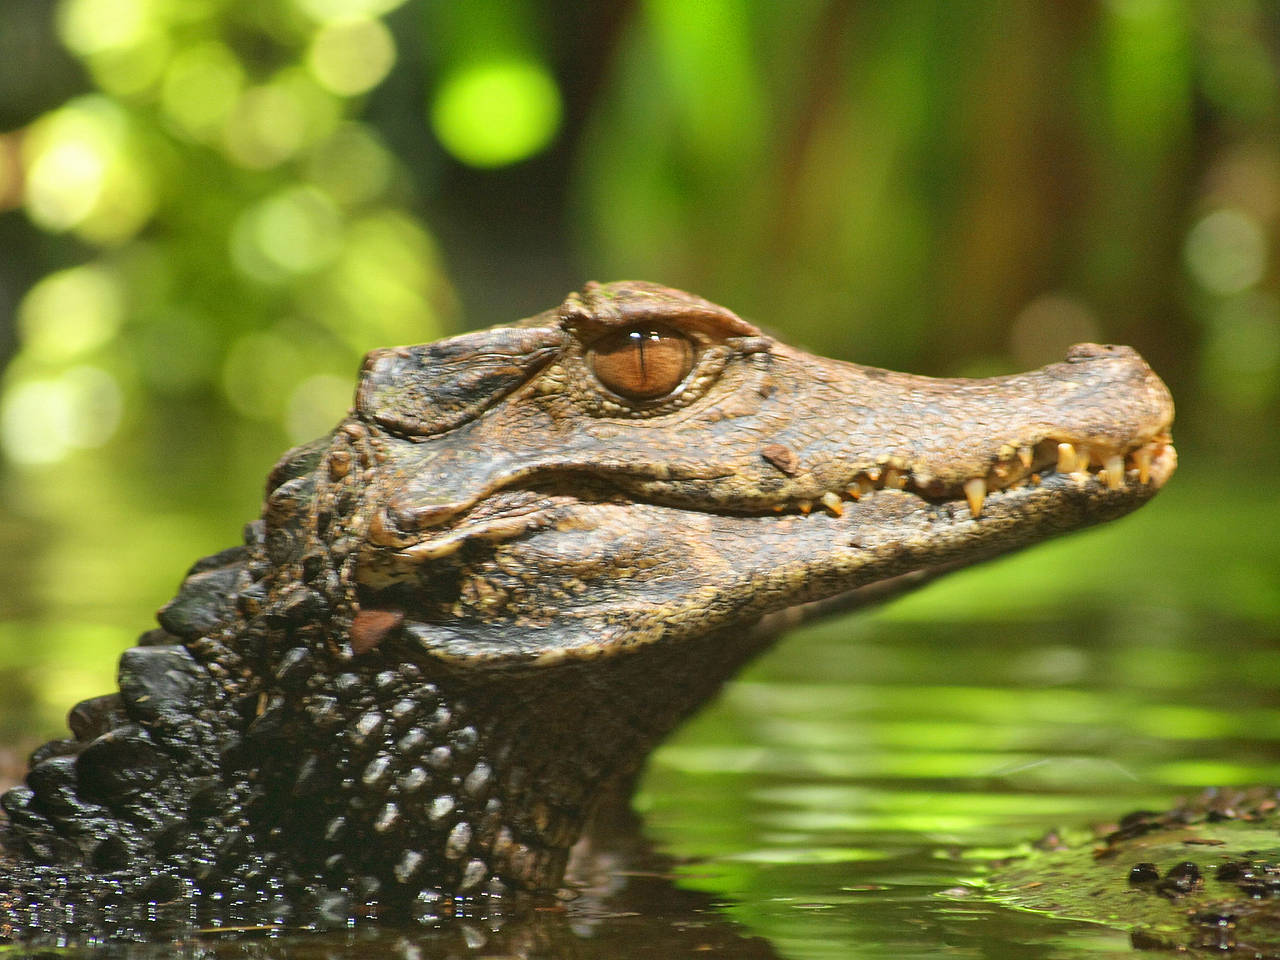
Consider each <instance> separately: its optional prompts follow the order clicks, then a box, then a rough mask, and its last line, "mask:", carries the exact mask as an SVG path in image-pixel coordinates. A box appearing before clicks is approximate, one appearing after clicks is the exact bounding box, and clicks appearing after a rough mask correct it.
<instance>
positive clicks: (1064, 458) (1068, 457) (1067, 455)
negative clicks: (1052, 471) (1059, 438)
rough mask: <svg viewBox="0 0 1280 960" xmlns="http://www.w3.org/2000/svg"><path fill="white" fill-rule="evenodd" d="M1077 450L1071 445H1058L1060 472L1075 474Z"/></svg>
mask: <svg viewBox="0 0 1280 960" xmlns="http://www.w3.org/2000/svg"><path fill="white" fill-rule="evenodd" d="M1075 470H1076V448H1075V447H1073V446H1072V445H1071V444H1069V443H1060V444H1058V472H1059V473H1075Z"/></svg>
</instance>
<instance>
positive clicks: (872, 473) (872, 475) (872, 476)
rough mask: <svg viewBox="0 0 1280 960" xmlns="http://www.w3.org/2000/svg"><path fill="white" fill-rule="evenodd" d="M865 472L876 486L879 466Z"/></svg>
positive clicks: (878, 478) (878, 480)
mask: <svg viewBox="0 0 1280 960" xmlns="http://www.w3.org/2000/svg"><path fill="white" fill-rule="evenodd" d="M866 473H867V479H868V480H870V481H871V482H872V483H873V484H876V485H877V486H878V485H879V483H880V468H879V467H872V468H871V469H870V470H868V471H866Z"/></svg>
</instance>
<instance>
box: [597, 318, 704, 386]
mask: <svg viewBox="0 0 1280 960" xmlns="http://www.w3.org/2000/svg"><path fill="white" fill-rule="evenodd" d="M587 361H588V364H589V365H590V367H591V372H592V373H593V374H594V375H595V377H596V379H597V380H599V381H600V383H601V385H602V386H604V387H605V388H606V389H607V390H609V391H610V392H612V393H614V394H617V395H618V396H620V397H623V398H625V399H628V400H632V401H654V400H660V399H662V398H664V397H667V396H669V395H670V394H672V393H673V392H674V391H675V390H676V389H677V388H678V387H679V386H680V385H681V384H682V383H684V381H685V378H686V377H688V375H689V373H690V371H692V369H693V366H694V345H693V342H692V341H691V340H690V338H689V337H687V336H685V335H684V334H683V333H681V332H680V331H678V330H674V329H672V328H670V327H667V326H665V325H662V324H645V325H643V326H637V327H631V328H629V329H626V330H619V331H617V332H615V333H611V334H607V335H605V336H603V337H601V338H600V339H599V340H597V341H596V342H595V343H593V344H592V345H591V348H590V350H589V351H588V354H587Z"/></svg>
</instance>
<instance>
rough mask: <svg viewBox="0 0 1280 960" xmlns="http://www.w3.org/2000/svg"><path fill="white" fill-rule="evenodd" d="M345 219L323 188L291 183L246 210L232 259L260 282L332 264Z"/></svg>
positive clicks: (236, 232) (238, 226)
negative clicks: (343, 219)
mask: <svg viewBox="0 0 1280 960" xmlns="http://www.w3.org/2000/svg"><path fill="white" fill-rule="evenodd" d="M341 246H342V217H341V215H340V214H339V212H338V209H337V207H335V206H334V204H333V201H332V200H330V199H329V198H328V197H327V196H326V195H325V194H324V193H323V192H321V191H320V190H317V189H316V188H315V187H311V186H295V187H288V188H286V189H284V190H282V191H280V192H279V193H276V194H273V195H272V196H270V197H267V198H266V199H265V200H263V201H262V202H261V203H259V204H257V205H256V206H254V207H252V208H251V209H249V210H247V211H246V212H245V213H244V214H243V215H242V216H241V217H240V220H239V221H238V222H237V224H236V227H235V230H234V231H233V233H232V258H233V259H234V261H235V263H236V265H237V266H238V267H240V269H241V270H242V271H243V272H244V273H245V274H247V275H248V276H251V277H253V278H255V279H257V280H261V281H264V282H267V283H274V282H279V281H281V280H284V279H287V278H288V277H289V276H290V275H296V274H306V273H311V272H314V271H315V270H318V269H319V268H320V267H323V266H325V265H326V264H327V263H329V262H330V261H331V260H332V259H333V258H334V257H335V256H337V254H338V253H339V251H340V250H341Z"/></svg>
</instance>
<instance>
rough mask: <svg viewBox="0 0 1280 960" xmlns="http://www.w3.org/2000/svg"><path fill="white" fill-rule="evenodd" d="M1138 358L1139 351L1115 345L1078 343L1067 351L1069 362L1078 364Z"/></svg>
mask: <svg viewBox="0 0 1280 960" xmlns="http://www.w3.org/2000/svg"><path fill="white" fill-rule="evenodd" d="M1136 356H1138V351H1136V350H1134V349H1133V347H1123V346H1119V345H1118V344H1114V343H1077V344H1076V345H1075V346H1074V347H1072V348H1071V349H1069V350H1068V351H1067V362H1068V363H1078V362H1079V361H1081V360H1098V359H1101V358H1106V357H1112V358H1114V357H1136Z"/></svg>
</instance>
